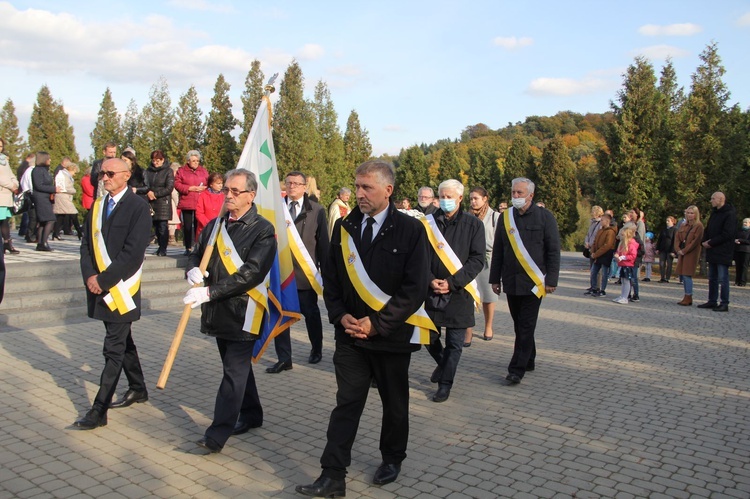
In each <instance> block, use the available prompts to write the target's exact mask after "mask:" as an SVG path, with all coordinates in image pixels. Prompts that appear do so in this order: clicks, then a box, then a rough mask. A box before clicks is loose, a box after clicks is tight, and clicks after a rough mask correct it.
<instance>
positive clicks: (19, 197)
mask: <svg viewBox="0 0 750 499" xmlns="http://www.w3.org/2000/svg"><path fill="white" fill-rule="evenodd" d="M31 204H32V202H31V191H23V192H22V193H20V194H14V195H13V206H11V208H10V211H11V213H13V214H14V215H20V214H21V213H25V212H27V211H29V210H30V209H31Z"/></svg>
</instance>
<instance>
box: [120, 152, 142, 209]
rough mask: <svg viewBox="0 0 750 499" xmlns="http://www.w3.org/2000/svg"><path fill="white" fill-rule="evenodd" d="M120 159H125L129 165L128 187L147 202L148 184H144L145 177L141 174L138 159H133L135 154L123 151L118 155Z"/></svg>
mask: <svg viewBox="0 0 750 499" xmlns="http://www.w3.org/2000/svg"><path fill="white" fill-rule="evenodd" d="M120 159H121V160H123V161H125V163H127V165H128V166H129V167H130V178H129V179H128V187H130V189H131V190H132V191H133V192H134V193H136V194H138V197H140V198H143V200H144V201H146V202H148V201H149V199H148V196H147V195H146V193H147V192H148V186H147V185H146V177H145V176H144V174H143V168H141V166H140V165H139V164H138V160H136V159H135V154H133V153H132V152H130V151H123V152H122V154H121V155H120Z"/></svg>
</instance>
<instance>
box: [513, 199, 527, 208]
mask: <svg viewBox="0 0 750 499" xmlns="http://www.w3.org/2000/svg"><path fill="white" fill-rule="evenodd" d="M510 202H511V203H513V208H515V209H517V210H520V209H521V208H523V207H524V206H526V198H513V199H511V200H510Z"/></svg>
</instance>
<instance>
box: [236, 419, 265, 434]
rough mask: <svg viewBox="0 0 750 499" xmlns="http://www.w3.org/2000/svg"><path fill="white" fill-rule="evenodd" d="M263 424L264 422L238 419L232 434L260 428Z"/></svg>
mask: <svg viewBox="0 0 750 499" xmlns="http://www.w3.org/2000/svg"><path fill="white" fill-rule="evenodd" d="M261 426H263V423H254V422H249V421H237V424H235V425H234V430H232V435H242V434H243V433H247V432H248V431H250V430H252V429H253V428H260V427H261Z"/></svg>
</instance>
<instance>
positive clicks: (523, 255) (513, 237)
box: [503, 206, 547, 298]
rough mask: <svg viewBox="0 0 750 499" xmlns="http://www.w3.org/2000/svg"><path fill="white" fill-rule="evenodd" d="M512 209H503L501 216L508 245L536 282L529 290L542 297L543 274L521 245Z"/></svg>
mask: <svg viewBox="0 0 750 499" xmlns="http://www.w3.org/2000/svg"><path fill="white" fill-rule="evenodd" d="M514 211H515V208H513V207H512V206H511V207H510V208H508V209H507V210H505V213H503V217H504V218H505V220H504V221H505V232H506V233H507V234H508V240H509V241H510V246H511V247H512V248H513V253H514V254H515V255H516V259H518V262H519V263H520V264H521V267H523V269H524V270H525V271H526V274H527V275H528V276H529V278H530V279H531V280H532V281H534V284H536V286H534V287H533V288H532V289H531V292H532V293H534V294H535V295H536V296H537V298H544V296H545V295H546V294H547V292H546V290H545V288H544V277H545V275H544V274H543V273H542V270H541V269H540V268H539V266H538V265H537V264H536V262H534V259H533V258H531V255H529V252H528V251H527V250H526V246H524V245H523V241H522V240H521V234H520V233H519V232H518V227H516V219H515V218H513V212H514Z"/></svg>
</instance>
